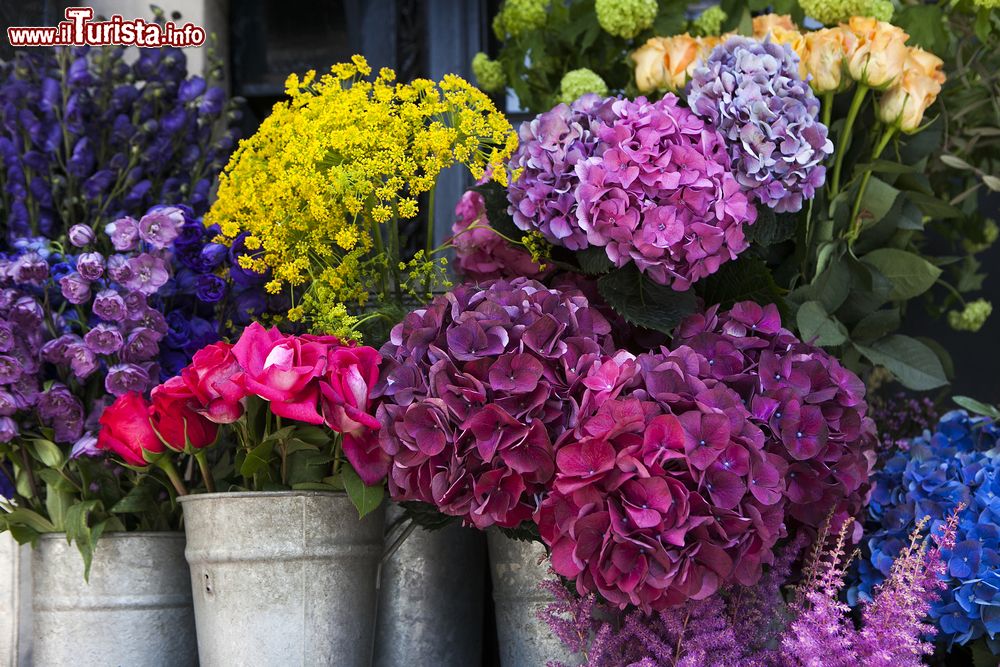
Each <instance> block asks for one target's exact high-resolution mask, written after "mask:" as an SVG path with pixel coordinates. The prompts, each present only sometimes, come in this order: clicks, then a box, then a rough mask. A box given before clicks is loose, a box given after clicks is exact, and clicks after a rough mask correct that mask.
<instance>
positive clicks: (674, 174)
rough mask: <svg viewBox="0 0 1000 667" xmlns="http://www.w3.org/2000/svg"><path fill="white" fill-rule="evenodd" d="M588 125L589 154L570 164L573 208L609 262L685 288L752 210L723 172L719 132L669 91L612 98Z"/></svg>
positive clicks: (712, 263) (740, 239) (736, 241)
mask: <svg viewBox="0 0 1000 667" xmlns="http://www.w3.org/2000/svg"><path fill="white" fill-rule="evenodd" d="M611 112H612V114H613V118H612V119H611V120H610V121H608V122H601V123H598V124H596V125H595V127H594V130H593V131H594V133H595V134H596V135H597V137H598V139H599V140H600V144H599V146H598V150H597V152H596V154H595V155H593V156H592V157H589V158H588V159H586V160H583V161H581V162H578V163H577V165H576V175H577V177H578V178H579V186H578V187H577V189H576V199H577V201H578V205H577V209H576V216H577V220H578V222H579V226H580V228H581V229H583V230H584V232H586V238H587V242H588V243H589V244H590V245H597V246H603V247H604V248H605V251H606V252H607V255H608V258H609V259H610V260H611V261H612V262H614V263H615V265H616V266H624V265H625V264H627V263H628V262H630V261H631V262H635V264H636V266H637V267H638V268H639V270H640V271H642V272H643V273H645V274H646V275H648V276H649V277H650V278H651V279H652V280H654V281H656V282H657V283H660V284H662V285H670V286H672V287H673V288H674V289H676V290H686V289H687V288H688V287H690V286H691V284H692V283H694V282H696V281H697V280H699V279H701V278H704V277H705V276H708V275H710V274H712V273H715V272H716V271H717V270H718V269H719V266H720V265H721V264H722V263H723V262H727V261H729V260H732V259H735V258H736V256H737V255H738V254H739V253H741V252H743V251H744V250H746V248H747V247H748V245H749V244H748V242H747V240H746V238H745V236H744V233H743V226H744V225H748V224H753V222H754V221H755V220H756V217H757V212H756V209H755V208H754V207H753V205H752V204H751V203H750V202H749V200H748V199H747V196H746V194H745V193H744V192H743V190H742V189H741V188H740V185H739V183H738V182H737V181H736V179H735V177H734V176H733V174H732V173H730V160H729V156H728V153H727V150H726V143H725V140H724V139H723V137H722V135H721V134H719V133H718V132H716V131H715V130H714V129H712V128H711V127H710V126H708V125H707V124H706V123H705V122H704V121H703V120H702V119H701V118H699V117H698V116H696V115H695V114H693V113H692V112H691V111H689V110H688V109H685V108H683V107H682V106H680V104H679V101H678V99H677V97H676V96H674V95H667V96H665V97H664V98H662V99H660V100H658V101H656V102H650V101H648V100H647V99H646V98H644V97H639V98H637V99H636V100H634V101H633V100H624V99H621V100H614V101H613V102H612V103H611Z"/></svg>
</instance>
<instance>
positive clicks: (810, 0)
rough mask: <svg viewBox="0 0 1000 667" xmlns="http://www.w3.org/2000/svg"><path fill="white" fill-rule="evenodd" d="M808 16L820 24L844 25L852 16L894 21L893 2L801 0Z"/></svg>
mask: <svg viewBox="0 0 1000 667" xmlns="http://www.w3.org/2000/svg"><path fill="white" fill-rule="evenodd" d="M799 6H800V7H802V11H804V12H805V13H806V16H810V17H812V18H814V19H816V20H817V21H819V22H820V23H824V24H826V25H834V24H836V23H844V22H846V21H847V20H848V19H850V18H851V17H852V16H871V17H872V18H875V19H878V20H879V21H889V20H891V19H892V13H893V6H892V0H799Z"/></svg>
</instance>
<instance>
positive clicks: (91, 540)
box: [64, 500, 103, 579]
mask: <svg viewBox="0 0 1000 667" xmlns="http://www.w3.org/2000/svg"><path fill="white" fill-rule="evenodd" d="M100 504H101V503H100V501H98V500H85V501H83V502H79V503H76V504H75V505H73V506H71V507H70V508H69V509H68V510H67V511H66V525H65V527H64V528H65V530H66V539H68V540H69V541H71V542H75V543H76V548H77V549H78V550H79V551H80V555H81V556H83V577H84V579H90V564H91V562H92V561H93V559H94V548H95V547H96V546H97V539H98V538H99V537H100V531H101V530H103V526H101V528H100V530H98V531H95V530H92V529H91V527H90V514H91V513H92V512H94V511H95V510H96V509H98V507H100Z"/></svg>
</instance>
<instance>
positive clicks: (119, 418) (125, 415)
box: [97, 391, 164, 466]
mask: <svg viewBox="0 0 1000 667" xmlns="http://www.w3.org/2000/svg"><path fill="white" fill-rule="evenodd" d="M100 422H101V430H100V432H99V433H98V434H97V448H98V449H103V450H105V451H109V452H114V453H115V454H117V455H118V456H120V457H121V458H122V459H124V461H125V462H126V463H128V464H129V465H133V466H146V465H149V464H148V462H147V461H146V459H145V458H144V457H143V455H142V453H143V451H147V452H150V453H153V454H159V453H160V452H162V451H163V449H164V447H163V443H162V442H160V439H159V438H158V437H156V432H155V431H154V430H153V427H152V425H151V424H150V421H149V403H147V402H146V399H145V398H143V397H142V395H141V394H139V393H137V392H134V391H131V392H129V393H127V394H124V395H122V396H119V397H118V400H116V401H115V402H114V403H113V404H112V405H111V406H110V407H108V408H107V409H105V410H104V414H102V415H101V420H100Z"/></svg>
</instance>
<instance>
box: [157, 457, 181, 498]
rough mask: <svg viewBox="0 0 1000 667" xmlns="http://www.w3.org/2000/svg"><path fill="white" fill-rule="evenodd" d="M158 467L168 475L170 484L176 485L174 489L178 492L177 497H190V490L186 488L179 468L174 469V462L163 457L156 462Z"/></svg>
mask: <svg viewBox="0 0 1000 667" xmlns="http://www.w3.org/2000/svg"><path fill="white" fill-rule="evenodd" d="M156 466H157V467H158V468H159V469H160V470H162V471H163V472H165V473H167V479H169V480H170V483H171V484H173V485H174V489H175V490H176V491H177V495H179V496H186V495H188V490H187V488H186V487H185V486H184V481H183V480H182V479H181V476H180V475H179V474H178V472H177V468H175V467H174V463H173V461H171V460H170V459H169V458H167V457H166V456H161V457H160V458H159V460H158V461H157V462H156Z"/></svg>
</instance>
